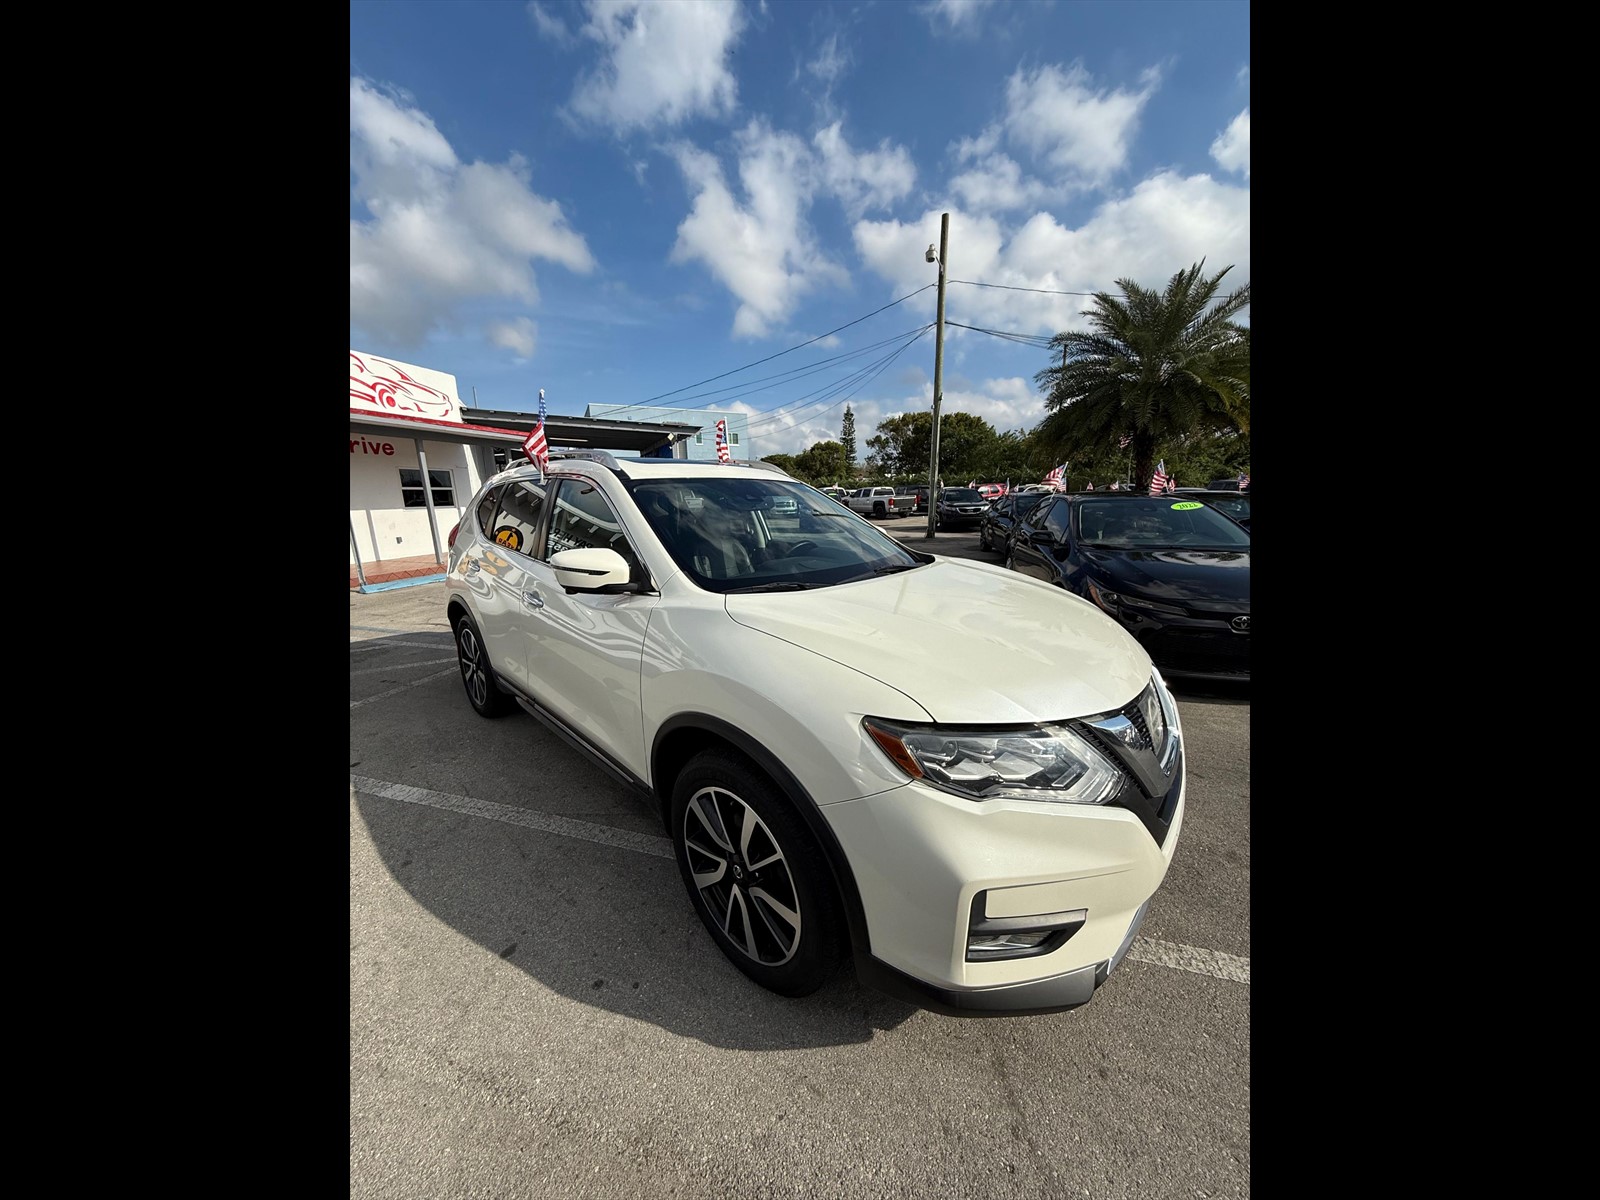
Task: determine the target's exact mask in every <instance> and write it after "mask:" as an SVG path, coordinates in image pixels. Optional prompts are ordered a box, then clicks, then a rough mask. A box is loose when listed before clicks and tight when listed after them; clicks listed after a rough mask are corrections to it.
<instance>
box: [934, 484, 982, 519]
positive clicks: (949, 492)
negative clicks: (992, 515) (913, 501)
mask: <svg viewBox="0 0 1600 1200" xmlns="http://www.w3.org/2000/svg"><path fill="white" fill-rule="evenodd" d="M988 511H989V502H988V501H987V500H985V499H984V498H983V493H982V492H980V491H978V489H977V488H969V487H947V488H944V489H942V490H941V491H940V492H939V501H938V503H937V504H936V505H935V506H934V510H933V527H934V528H935V529H976V528H977V527H978V525H979V523H980V522H981V521H982V520H983V514H984V513H986V512H988Z"/></svg>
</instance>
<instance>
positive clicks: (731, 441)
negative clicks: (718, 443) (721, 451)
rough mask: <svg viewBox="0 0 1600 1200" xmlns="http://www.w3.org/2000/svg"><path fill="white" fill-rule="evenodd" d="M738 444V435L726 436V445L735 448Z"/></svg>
mask: <svg viewBox="0 0 1600 1200" xmlns="http://www.w3.org/2000/svg"><path fill="white" fill-rule="evenodd" d="M738 444H739V435H738V434H737V433H730V434H729V435H728V445H730V446H737V445H738Z"/></svg>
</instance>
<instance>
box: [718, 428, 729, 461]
mask: <svg viewBox="0 0 1600 1200" xmlns="http://www.w3.org/2000/svg"><path fill="white" fill-rule="evenodd" d="M732 458H733V455H732V454H731V453H729V451H728V422H727V420H726V419H723V420H720V421H718V422H717V461H718V462H728V461H729V460H731V459H732Z"/></svg>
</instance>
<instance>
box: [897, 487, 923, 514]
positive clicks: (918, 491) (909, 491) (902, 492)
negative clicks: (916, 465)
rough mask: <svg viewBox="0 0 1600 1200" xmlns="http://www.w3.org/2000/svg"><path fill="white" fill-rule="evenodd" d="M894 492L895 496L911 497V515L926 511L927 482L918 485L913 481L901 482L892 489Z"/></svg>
mask: <svg viewBox="0 0 1600 1200" xmlns="http://www.w3.org/2000/svg"><path fill="white" fill-rule="evenodd" d="M894 494H895V495H896V496H910V497H912V504H911V512H912V514H913V515H915V514H917V513H919V512H920V513H925V512H927V511H928V485H927V484H921V485H918V484H914V483H902V484H901V485H900V486H899V487H897V488H895V489H894Z"/></svg>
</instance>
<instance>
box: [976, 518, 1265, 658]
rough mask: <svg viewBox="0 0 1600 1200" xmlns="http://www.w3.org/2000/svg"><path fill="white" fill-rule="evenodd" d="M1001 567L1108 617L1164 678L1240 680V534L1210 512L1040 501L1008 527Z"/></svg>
mask: <svg viewBox="0 0 1600 1200" xmlns="http://www.w3.org/2000/svg"><path fill="white" fill-rule="evenodd" d="M1006 566H1007V567H1008V568H1010V569H1011V570H1013V571H1020V572H1021V573H1022V574H1024V575H1031V576H1033V577H1034V578H1035V579H1042V580H1045V581H1046V582H1049V583H1054V584H1056V585H1057V586H1059V587H1063V588H1065V589H1067V590H1068V591H1069V592H1072V593H1074V594H1076V595H1079V596H1082V597H1083V598H1084V599H1086V600H1088V601H1090V602H1091V603H1093V604H1096V605H1098V606H1099V607H1100V608H1101V609H1103V610H1104V611H1106V612H1107V613H1110V614H1111V615H1112V616H1113V617H1115V618H1116V619H1117V620H1118V621H1120V622H1121V623H1122V626H1123V628H1125V629H1126V630H1127V631H1128V632H1129V633H1131V634H1133V636H1134V637H1136V638H1138V639H1139V642H1140V644H1141V645H1143V646H1144V648H1145V651H1146V652H1147V653H1148V654H1149V655H1150V657H1151V658H1152V659H1153V660H1154V661H1155V664H1156V666H1158V667H1160V668H1161V670H1162V672H1163V673H1164V674H1167V675H1171V676H1193V677H1196V678H1206V679H1237V680H1248V679H1249V678H1250V532H1249V530H1247V529H1244V528H1243V527H1241V526H1240V525H1239V524H1238V523H1237V522H1235V521H1233V520H1232V519H1230V518H1228V517H1226V516H1224V515H1223V514H1222V513H1221V512H1219V511H1218V510H1217V509H1215V508H1213V507H1212V506H1211V505H1210V504H1207V503H1202V502H1201V501H1199V500H1197V499H1196V500H1190V499H1185V498H1183V497H1181V496H1177V495H1173V494H1171V493H1168V494H1166V495H1161V496H1141V495H1125V494H1122V493H1116V492H1071V493H1066V494H1064V495H1057V496H1048V497H1046V498H1045V499H1044V501H1043V502H1042V503H1040V504H1038V505H1036V506H1035V507H1034V509H1033V511H1032V512H1030V513H1029V514H1028V515H1027V516H1026V517H1025V518H1024V519H1023V520H1022V521H1021V522H1020V523H1019V524H1018V525H1017V528H1016V530H1015V532H1014V534H1013V536H1012V539H1011V547H1010V549H1009V550H1008V551H1007V552H1006Z"/></svg>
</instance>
